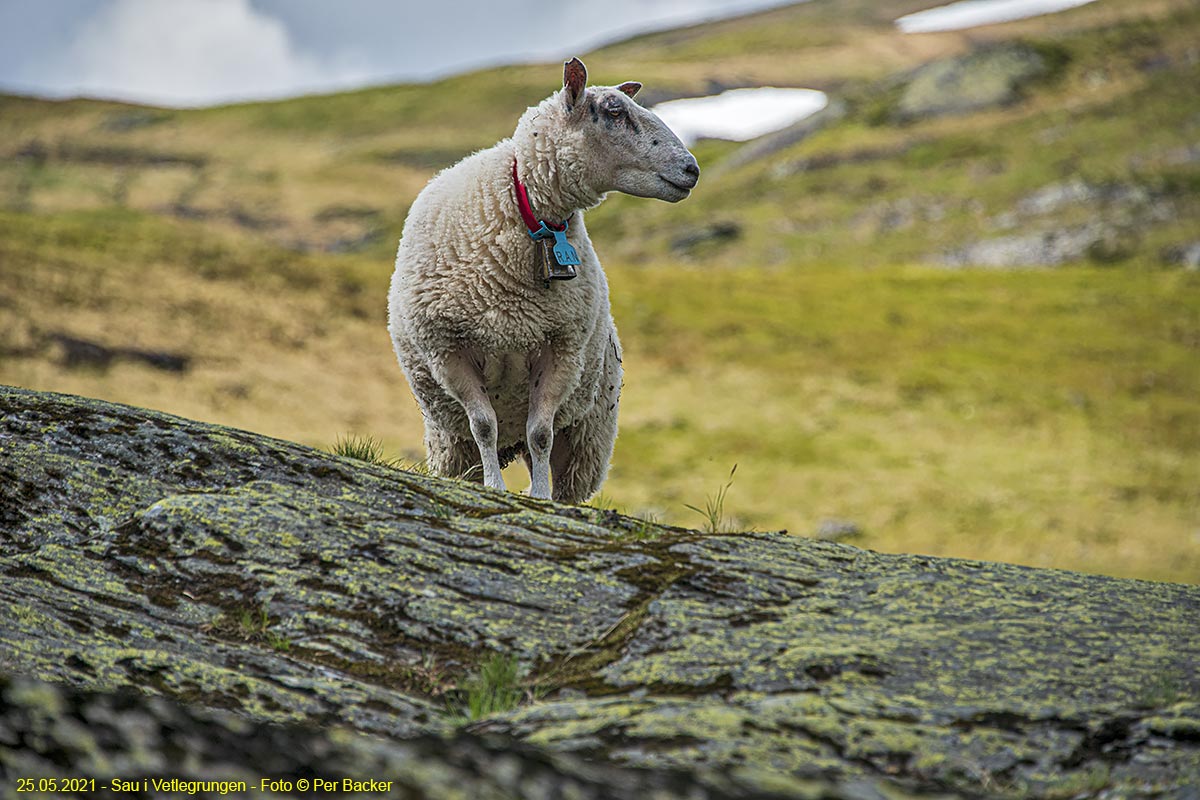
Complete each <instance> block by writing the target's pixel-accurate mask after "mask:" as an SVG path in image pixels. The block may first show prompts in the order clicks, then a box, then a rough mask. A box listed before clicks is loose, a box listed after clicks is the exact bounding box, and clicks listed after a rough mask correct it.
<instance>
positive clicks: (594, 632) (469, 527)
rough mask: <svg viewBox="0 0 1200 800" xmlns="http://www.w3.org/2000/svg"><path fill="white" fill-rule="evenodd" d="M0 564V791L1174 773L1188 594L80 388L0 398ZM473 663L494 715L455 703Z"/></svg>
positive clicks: (1102, 779)
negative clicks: (695, 514) (455, 476)
mask: <svg viewBox="0 0 1200 800" xmlns="http://www.w3.org/2000/svg"><path fill="white" fill-rule="evenodd" d="M0 574H2V575H3V576H4V579H3V580H2V581H0V673H4V674H7V675H9V676H12V677H11V679H10V681H11V682H10V683H8V684H7V685H6V686H5V687H4V688H3V689H0V697H2V698H3V703H2V704H0V782H2V781H4V780H15V779H17V778H22V777H31V776H34V777H36V776H35V775H33V773H34V772H37V771H38V770H42V769H51V767H50V765H54V766H53V768H54V769H57V770H59V772H57V773H54V774H63V772H62V771H64V770H67V769H68V768H69V767H70V766H71V765H72V759H75V758H77V757H80V758H82V757H83V756H78V754H79V753H82V752H84V751H86V753H87V756H86V757H87V758H88V759H91V760H90V761H87V762H86V764H88V765H90V766H92V767H94V768H95V770H96V775H95V777H97V778H99V777H101V776H102V774H103V773H104V772H106V771H110V772H111V771H112V770H115V769H116V768H117V766H118V765H120V764H123V763H126V762H125V761H122V758H124V755H123V754H124V753H125V752H126V750H127V749H128V748H129V747H130V746H131V745H130V744H129V737H130V736H133V734H132V733H130V734H129V735H126V734H123V733H122V731H129V730H131V728H130V726H133V728H135V729H136V731H135V732H141V733H137V736H138V737H141V738H138V739H137V740H136V742H135V744H136V746H137V747H141V748H144V749H145V750H146V751H147V752H148V753H149V756H148V757H150V758H154V753H158V752H163V750H162V748H163V747H166V748H168V749H167V751H166V752H168V753H169V754H170V757H169V759H170V760H167V761H166V762H165V763H168V764H170V763H174V761H178V760H179V759H180V758H181V757H182V756H184V755H187V756H188V757H189V758H192V759H193V760H191V761H187V760H186V759H185V763H186V764H187V765H188V766H187V770H191V772H189V773H188V774H197V775H199V774H210V773H211V772H212V770H211V769H207V768H208V767H214V768H216V769H217V771H218V772H220V773H222V774H225V775H228V776H229V778H231V779H232V778H234V777H235V776H236V775H240V774H243V773H250V772H261V771H264V770H266V771H268V772H269V771H272V770H277V771H278V773H279V774H280V775H294V774H297V772H296V770H299V769H302V768H303V767H302V766H298V764H299V762H298V761H297V759H300V760H302V761H304V763H305V764H307V765H308V767H307V768H309V769H311V772H312V774H315V775H319V776H322V777H324V775H322V773H323V771H324V773H325V774H326V775H328V776H334V777H336V776H338V775H342V774H344V773H349V772H354V771H356V770H357V769H358V767H357V766H355V765H358V764H362V763H366V760H369V759H374V761H372V762H371V763H374V764H376V765H378V768H377V770H376V772H377V773H378V775H375V774H365V773H360V775H358V776H357V777H361V778H363V779H367V778H371V777H380V778H383V777H384V776H391V775H395V776H397V777H396V780H398V781H401V780H408V779H411V780H410V783H411V784H412V785H413V786H416V787H418V788H416V789H412V790H411V792H410V793H409V794H408V795H402V796H409V797H424V796H427V795H426V794H421V793H420V792H421V791H426V790H425V789H421V788H420V787H423V786H427V785H430V784H427V783H422V782H421V781H422V780H425V779H424V778H419V777H413V774H414V771H415V772H417V773H422V774H426V775H427V776H428V775H436V776H442V777H437V778H436V780H443V778H444V779H445V780H446V781H449V782H450V784H452V785H459V783H457V782H458V781H461V787H460V788H461V791H459V796H463V797H468V796H470V797H521V798H525V797H528V798H535V797H547V796H555V795H554V794H553V787H554V786H555V785H558V784H556V783H555V781H558V780H560V778H561V780H560V783H564V785H565V784H566V783H569V784H571V785H578V786H581V787H584V789H586V791H585V790H584V789H580V790H579V791H576V792H575V794H574V795H573V796H579V797H593V796H597V797H631V796H638V797H642V796H645V797H663V798H665V797H709V796H711V797H723V796H731V797H751V796H753V797H764V796H768V797H770V796H774V797H794V798H809V797H832V798H851V797H854V798H883V797H903V796H908V795H912V794H921V795H923V796H928V795H929V794H930V793H934V794H937V795H939V796H944V797H981V796H983V797H986V796H998V797H1025V796H1038V797H1076V796H1078V797H1087V796H1106V797H1133V796H1140V795H1147V796H1151V795H1152V796H1156V797H1187V796H1189V795H1188V794H1187V792H1189V791H1192V789H1193V788H1194V787H1195V786H1196V785H1197V776H1200V701H1198V698H1200V674H1198V670H1200V666H1198V665H1200V637H1197V636H1196V620H1197V619H1200V588H1198V587H1194V586H1186V585H1174V584H1163V583H1150V582H1143V581H1131V580H1118V579H1113V578H1105V577H1100V576H1094V575H1082V574H1076V573H1072V572H1065V571H1059V570H1038V569H1029V568H1023V567H1017V566H1009V565H1003V564H991V563H982V562H976V561H962V560H953V559H940V558H931V557H925V556H904V555H884V554H879V553H873V552H870V551H866V550H860V549H857V548H854V547H850V546H848V545H844V544H838V543H833V542H821V541H813V540H807V539H800V538H796V537H791V536H787V535H785V534H773V533H736V534H719V535H705V534H701V533H698V532H696V531H687V530H682V529H677V528H666V527H662V526H659V525H654V524H650V523H646V522H644V521H641V520H633V519H629V518H626V517H622V516H619V515H616V514H613V513H611V512H602V511H598V510H595V509H591V508H586V507H566V506H557V505H554V504H551V503H547V502H541V501H535V500H531V499H529V498H527V497H524V496H521V495H518V494H512V493H500V492H494V491H491V490H486V489H483V488H480V487H479V486H477V485H475V484H470V483H464V482H458V481H447V480H439V479H434V478H429V477H424V476H420V475H414V474H410V473H407V472H403V471H399V470H394V469H391V468H388V467H383V466H377V465H371V464H366V463H362V462H356V461H352V460H348V459H345V458H341V457H337V456H333V455H329V454H327V453H322V452H319V451H316V450H312V449H310V448H306V447H301V446H299V445H296V444H292V443H289V442H283V441H279V440H275V439H270V438H267V437H264V436H258V435H255V434H251V433H247V432H244V431H238V430H232V429H229V428H224V427H221V426H216V425H208V424H202V423H198V422H192V421H189V420H184V419H180V418H177V417H172V416H169V415H166V414H161V413H157V412H153V411H146V410H143V409H137V408H131V407H128V406H120V405H115V404H111V403H106V402H102V401H98V400H89V399H84V398H79V397H71V396H66V395H55V394H45V393H38V392H32V391H27V390H22V389H14V388H4V387H0ZM496 657H500V658H502V659H511V660H513V661H515V663H516V664H518V665H519V672H520V674H521V675H522V676H523V678H522V679H521V680H520V681H519V682H518V683H517V685H515V686H509V687H507V689H506V691H507V692H508V693H511V694H513V695H515V696H516V697H518V698H520V697H524V702H522V703H520V704H518V705H517V707H515V708H512V707H509V706H498V705H494V706H493V707H492V708H491V710H490V711H488V712H486V713H485V712H480V713H479V714H474V715H464V710H463V709H464V708H465V707H469V701H470V693H471V692H473V691H476V690H479V684H478V680H477V679H476V680H474V681H472V680H468V679H467V676H469V675H473V674H478V673H479V669H480V665H481V664H485V663H488V662H489V661H490V660H492V659H495V658H496ZM29 677H32V678H35V679H37V680H38V681H51V682H53V683H55V684H57V685H58V686H59V688H54V689H46V688H45V687H44V685H43V684H41V683H32V684H30V683H28V682H27V680H26V679H27V678H29ZM14 687H17V688H16V689H15V691H16V694H15V695H14V694H13V692H14ZM22 687H24V688H22ZM30 687H32V688H30ZM30 692H32V693H33V695H35V696H36V695H37V694H38V693H42V694H43V695H44V697H45V698H46V702H45V703H44V704H43V708H49V709H50V711H49V712H45V711H44V710H43V711H41V712H39V711H37V710H36V709H34V710H30V703H31V702H33V700H30V695H29V693H30ZM56 698H57V699H56ZM35 699H36V698H35ZM164 703H165V705H164ZM509 705H511V704H509ZM22 709H25V710H22ZM88 709H91V710H88ZM145 709H148V710H145ZM39 714H40V716H39ZM213 715H216V716H213ZM164 719H167V720H174V721H173V722H171V723H170V725H171V726H174V727H173V728H172V729H177V730H179V731H181V733H180V735H179V738H176V739H169V737H167V739H169V741H168V742H167V744H162V742H163V741H167V739H164V736H165V734H164V733H163V730H164V728H163V724H164V723H163V722H162V720H164ZM212 719H217V722H216V723H211V724H210V722H207V721H206V720H212ZM463 725H465V726H466V730H465V733H466V734H467V736H466V737H465V738H464V737H463V736H462V735H459V736H458V737H457V738H452V739H445V738H442V737H446V736H450V735H451V734H452V733H453V732H454V731H455V730H457V729H459V728H461V727H462V726H463ZM275 726H282V727H275ZM143 733H145V735H143ZM480 736H487V737H489V738H487V739H486V740H484V739H479V738H477V737H480ZM239 737H240V738H239ZM260 737H261V738H262V741H265V742H267V743H270V742H275V743H276V745H278V746H277V747H275V748H273V752H277V754H279V755H278V758H277V759H276V760H270V759H268V758H266V757H265V756H264V755H263V754H262V753H261V752H260V750H259V749H258V748H257V747H256V746H255V745H253V742H255V741H258V740H259V738H260ZM272 737H276V738H272ZM439 742H446V744H444V745H443V744H440V743H439ZM240 743H245V746H242V744H240ZM71 748H75V749H73V750H72V749H71ZM506 749H511V750H512V751H513V753H514V755H513V757H512V758H511V759H506V758H505V757H504V751H505V750H506ZM485 751H486V752H485ZM293 753H294V754H297V755H296V756H295V758H290V756H289V754H293ZM305 754H311V755H305ZM473 754H478V755H473ZM289 758H290V760H289ZM406 759H407V760H406ZM472 759H477V760H475V761H472ZM80 763H85V762H80ZM464 764H477V765H480V766H479V767H478V769H479V770H483V771H488V772H489V773H494V774H495V775H498V776H500V777H498V778H496V779H495V780H493V781H492V782H491V783H486V782H485V783H475V784H472V783H468V782H467V779H466V778H465V777H461V776H463V775H465V774H466V772H469V771H470V770H469V769H466V768H464V766H463V765H464ZM406 765H407V766H406ZM629 768H637V769H638V770H649V772H645V771H643V772H637V773H635V774H633V775H632V776H630V774H629V773H628V769H629ZM373 769H374V768H373ZM206 770H207V771H206ZM406 770H407V772H406ZM590 770H591V771H590ZM182 771H184V770H183V769H182V768H181V772H182ZM681 772H685V773H687V774H686V775H681V774H680V773H681ZM514 773H516V774H518V775H530V776H531V777H530V778H529V779H528V780H524V779H521V780H510V778H511V776H512V774H514ZM39 774H40V773H39ZM405 775H408V776H409V778H405V777H404V776H405ZM445 776H449V777H445ZM455 776H460V777H457V778H456V777H455ZM506 776H507V777H506ZM539 776H540V777H539ZM555 776H559V777H555ZM168 777H170V776H168ZM178 777H186V775H182V774H181V775H179V776H178ZM264 777H269V776H264ZM352 777H356V776H352ZM429 780H435V779H434V778H429ZM639 781H640V783H639ZM622 782H624V783H622ZM436 785H442V784H436ZM629 786H634V787H635V788H634V789H632V790H631V789H629V788H628V787H629ZM478 787H483V788H478ZM597 787H598V788H597ZM622 787H625V788H622ZM636 787H650V788H653V791H649V789H647V790H646V791H645V792H643V791H642V790H641V789H638V788H636ZM697 787H699V788H697ZM476 789H478V791H477V792H476V793H475V794H472V793H471V792H472V791H476ZM572 791H574V790H572ZM631 791H632V792H633V793H632V794H631V793H630V792H631ZM589 792H591V793H589ZM143 796H146V795H143ZM428 796H439V797H453V796H455V795H454V793H452V792H451V793H448V794H440V795H439V794H436V792H434V793H432V794H428ZM563 796H572V795H570V794H569V793H566V792H564V793H563Z"/></svg>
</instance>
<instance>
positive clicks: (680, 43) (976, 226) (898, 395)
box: [0, 0, 1200, 582]
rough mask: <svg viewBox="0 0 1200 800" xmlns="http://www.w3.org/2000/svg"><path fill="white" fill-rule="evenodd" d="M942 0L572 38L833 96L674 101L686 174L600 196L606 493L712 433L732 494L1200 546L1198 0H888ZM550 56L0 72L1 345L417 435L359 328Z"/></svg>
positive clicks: (970, 545)
mask: <svg viewBox="0 0 1200 800" xmlns="http://www.w3.org/2000/svg"><path fill="white" fill-rule="evenodd" d="M935 4H936V3H935V2H933V1H932V0H812V2H808V3H803V4H799V5H792V6H784V7H779V8H773V9H770V10H766V11H761V12H757V13H754V14H751V15H748V16H744V17H739V18H734V19H726V20H722V21H716V22H708V23H704V24H698V25H693V26H689V27H684V28H679V29H675V30H668V31H662V32H657V33H650V34H645V35H640V36H636V37H635V38H631V39H626V40H623V41H619V42H617V43H615V44H611V45H608V46H604V47H600V48H599V49H596V50H594V51H593V52H588V53H580V55H581V57H583V59H584V60H585V62H586V63H587V65H588V69H589V73H590V78H591V80H592V81H593V82H594V83H598V84H607V83H616V82H620V81H623V80H639V81H642V82H643V83H644V84H645V87H646V88H645V89H644V90H643V93H642V95H640V96H639V100H641V102H642V103H643V104H644V105H653V104H655V103H658V102H662V101H666V100H671V99H675V98H681V97H692V96H703V95H711V94H716V93H718V92H720V91H723V90H726V89H731V88H739V87H753V86H779V87H803V88H810V89H819V90H821V91H823V92H825V93H826V94H827V95H828V97H829V104H828V105H827V106H826V108H825V109H824V110H822V111H821V112H818V113H817V114H816V115H815V116H812V117H809V118H807V119H805V120H803V121H801V122H798V123H796V124H795V125H793V126H791V127H789V128H786V129H784V130H781V131H778V132H775V133H771V134H767V135H766V136H763V137H760V138H758V139H755V140H752V141H749V142H745V143H741V142H730V141H723V140H716V139H702V140H700V141H699V142H698V143H697V144H696V145H695V147H694V148H693V149H694V152H695V153H696V155H697V157H698V158H699V160H700V162H701V167H702V170H703V175H702V179H701V182H700V185H699V187H698V188H697V190H696V192H695V193H694V194H693V196H692V197H691V198H690V199H689V200H687V201H685V202H684V203H682V204H679V205H667V204H663V203H655V202H653V201H647V200H639V199H636V198H628V197H623V196H613V197H610V198H609V200H608V201H607V202H606V203H605V204H604V205H602V206H601V207H600V208H598V209H597V210H595V211H593V212H591V213H590V214H589V216H588V218H587V220H588V226H589V229H590V231H591V235H592V238H593V240H594V241H595V243H596V248H597V250H598V252H599V253H600V255H601V258H602V259H603V261H604V264H605V268H606V270H607V272H608V274H609V282H610V285H611V288H612V302H613V313H614V317H615V319H616V322H617V327H618V330H619V332H620V334H621V337H622V340H623V342H624V344H625V349H626V357H625V367H626V370H627V374H626V379H625V391H624V395H623V403H622V419H621V429H620V430H621V432H620V437H619V439H618V443H617V450H616V454H615V459H614V464H613V468H612V472H611V476H610V478H609V481H608V483H607V484H606V486H605V488H604V494H603V496H602V497H601V498H599V499H598V500H597V501H594V502H596V503H599V504H601V505H605V504H607V505H608V506H610V507H616V508H618V509H620V510H622V511H625V512H627V513H632V514H643V515H649V514H652V515H655V516H656V517H657V518H658V519H660V520H662V521H668V522H675V523H679V524H686V525H689V526H697V525H699V524H702V523H703V520H702V519H700V518H699V517H698V516H697V515H696V514H695V512H693V511H691V510H689V509H688V508H687V507H686V505H687V504H691V505H696V506H701V507H703V505H704V503H705V499H706V497H711V496H713V495H715V494H716V492H717V491H718V489H719V488H720V487H721V486H722V485H723V484H725V483H726V481H727V479H728V476H729V473H730V470H731V469H732V467H733V466H734V464H736V465H737V471H736V474H735V475H734V476H733V481H732V486H731V487H730V488H729V490H728V492H727V495H726V499H725V509H724V510H725V517H726V518H725V524H727V525H729V526H731V527H739V528H749V527H756V528H758V529H777V528H787V529H788V530H790V531H792V532H793V533H795V534H798V535H808V536H823V537H828V538H841V539H843V540H845V541H848V542H850V543H852V544H856V545H860V546H865V547H870V548H874V549H881V550H887V551H905V552H917V553H929V554H937V555H951V556H963V557H969V558H981V559H995V560H1004V561H1014V562H1018V563H1024V564H1031V565H1038V566H1056V567H1063V568H1070V569H1081V570H1086V571H1093V572H1103V573H1108V574H1114V575H1122V576H1133V577H1144V578H1154V579H1165V580H1178V581H1189V582H1196V581H1200V4H1197V3H1196V2H1195V1H1194V0H1145V1H1144V2H1138V3H1128V2H1115V0H1098V1H1097V2H1093V3H1090V4H1087V5H1082V6H1079V7H1077V8H1073V9H1070V10H1066V11H1062V12H1060V13H1055V14H1050V15H1045V16H1038V17H1031V18H1028V19H1023V20H1017V21H1012V22H1006V23H1003V24H994V25H987V26H982V27H973V28H968V29H964V30H956V31H944V32H928V33H906V32H904V31H903V30H901V29H900V28H898V27H897V26H896V24H895V20H896V19H898V18H900V17H902V16H903V15H905V14H909V13H912V12H915V11H920V10H921V9H924V8H928V7H930V6H933V5H935ZM438 35H442V34H438ZM560 82H561V64H560V63H559V62H558V61H556V60H554V61H549V62H548V63H538V64H529V65H521V66H502V67H495V68H488V69H483V70H479V71H474V72H469V73H465V74H457V75H452V76H450V77H445V78H441V79H438V80H435V81H432V82H425V83H406V84H399V85H388V86H381V87H375V88H367V89H359V90H354V91H346V92H342V93H338V94H331V95H323V96H305V97H299V98H293V99H285V100H278V101H272V102H254V103H245V104H237V105H224V106H215V107H204V108H193V109H186V110H185V109H171V108H163V107H154V106H144V105H132V104H127V103H120V102H115V101H100V100H86V99H74V100H47V99H37V98H34V97H30V96H20V95H0V382H2V383H8V384H13V385H18V386H25V387H31V388H35V389H45V390H53V391H62V392H72V393H77V394H83V395H88V396H93V397H101V398H105V399H109V400H115V401H120V402H125V403H131V404H134V405H139V406H146V407H150V408H156V409H161V410H165V411H169V412H172V413H177V414H182V415H185V416H188V417H193V418H197V419H202V420H208V421H214V422H220V423H224V424H228V425H234V426H238V427H242V428H247V429H250V430H255V431H260V432H264V433H268V434H271V435H275V436H279V437H282V438H287V439H292V440H296V441H300V442H305V443H308V444H311V445H315V446H318V447H329V446H331V445H332V444H333V443H334V441H335V440H336V439H337V438H339V437H341V436H345V435H347V434H357V435H364V436H373V437H376V438H378V439H380V440H381V441H382V442H383V444H384V447H385V450H386V451H387V454H388V455H389V456H394V457H399V458H404V459H408V460H411V461H415V460H419V459H420V458H421V457H422V451H421V421H420V414H419V412H418V411H417V408H416V405H415V403H414V401H413V400H412V397H411V394H410V392H409V390H408V387H407V385H406V384H405V382H404V379H403V376H402V375H401V373H400V370H399V369H398V367H397V366H396V363H395V359H394V356H393V354H392V352H391V346H390V342H389V340H388V336H387V332H386V328H385V312H386V308H385V307H386V291H387V282H388V279H389V276H390V273H391V269H392V259H393V257H394V253H395V247H396V242H397V240H398V238H399V235H400V231H401V228H402V225H403V221H404V217H405V214H406V211H407V209H408V206H409V204H410V203H411V201H412V200H413V198H414V197H415V195H416V193H417V192H418V191H419V190H420V189H421V187H422V186H423V185H424V184H425V182H426V181H427V180H428V179H429V178H430V177H431V176H432V175H433V174H434V173H435V172H436V171H437V170H438V169H441V168H443V167H445V166H448V165H450V164H452V163H453V162H455V161H456V160H457V159H459V158H460V157H462V156H463V155H465V154H467V153H470V152H471V151H473V150H475V149H478V148H482V147H487V146H489V145H491V144H492V143H494V142H495V141H496V140H498V139H500V138H502V137H504V136H506V135H508V134H509V133H511V131H512V128H513V126H514V124H515V121H516V119H517V117H518V116H519V115H520V114H521V112H522V111H523V110H524V109H525V107H527V106H528V105H531V104H533V103H535V102H537V101H538V100H540V99H541V98H542V97H544V96H545V95H547V94H549V93H550V92H551V91H553V90H554V89H555V88H557V86H558V85H560ZM2 447H3V445H2V443H0V453H2ZM508 477H509V483H510V486H524V485H525V482H526V478H525V476H524V474H523V469H520V468H518V469H516V471H510V472H509V473H508Z"/></svg>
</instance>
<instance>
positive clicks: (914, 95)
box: [892, 42, 1060, 122]
mask: <svg viewBox="0 0 1200 800" xmlns="http://www.w3.org/2000/svg"><path fill="white" fill-rule="evenodd" d="M1059 62H1060V58H1059V57H1056V56H1055V54H1051V53H1047V52H1045V51H1044V50H1042V49H1038V48H1034V47H1031V46H1029V45H1026V44H1022V43H1019V42H1017V43H1004V44H999V45H993V46H989V47H983V48H980V49H978V50H974V51H972V52H970V53H967V54H966V55H963V56H958V57H956V58H949V59H945V60H942V61H935V62H933V63H931V64H927V65H925V66H923V67H921V68H919V69H918V70H916V71H915V72H914V73H913V75H912V78H911V79H910V80H908V81H907V83H905V84H904V87H903V88H902V89H901V91H900V97H899V99H898V100H897V101H896V105H895V107H894V109H893V111H892V118H893V119H894V120H895V121H899V122H905V121H910V120H917V119H924V118H927V117H936V116H942V115H944V114H963V113H966V112H969V111H978V110H980V109H983V108H992V107H994V106H1003V105H1008V104H1010V103H1014V102H1016V101H1017V100H1019V99H1020V98H1021V95H1022V91H1023V89H1024V88H1025V87H1026V86H1028V85H1029V84H1030V83H1031V82H1033V81H1035V80H1038V79H1042V78H1045V77H1046V76H1047V75H1049V74H1050V73H1051V72H1053V71H1054V70H1055V69H1057V68H1058V67H1059V66H1060V63H1059Z"/></svg>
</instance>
